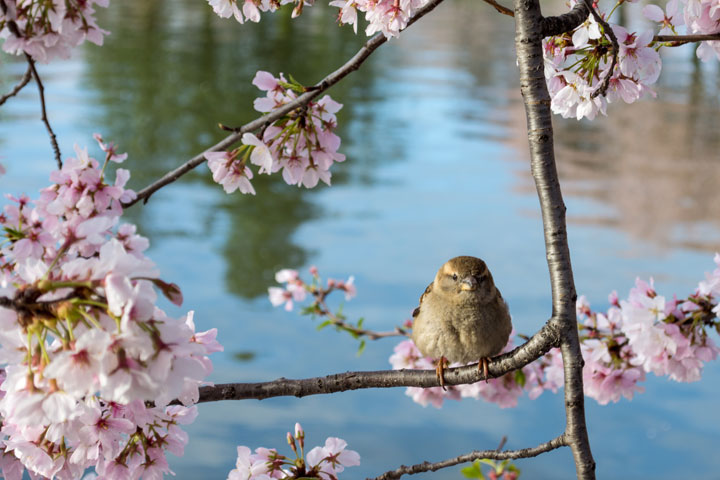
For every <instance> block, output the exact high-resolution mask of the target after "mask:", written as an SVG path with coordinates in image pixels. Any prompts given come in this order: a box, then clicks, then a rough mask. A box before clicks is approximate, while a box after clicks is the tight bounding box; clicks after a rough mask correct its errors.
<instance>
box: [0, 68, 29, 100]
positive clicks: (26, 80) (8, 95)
mask: <svg viewBox="0 0 720 480" xmlns="http://www.w3.org/2000/svg"><path fill="white" fill-rule="evenodd" d="M30 78H32V68H31V67H30V65H28V68H27V70H25V74H24V75H23V76H22V78H21V79H20V81H19V82H18V84H17V85H15V87H14V88H13V89H12V90H11V91H10V92H8V93H6V94H5V95H3V96H2V97H0V105H2V104H4V103H5V102H7V101H8V99H9V98H11V97H14V96H15V95H17V94H18V92H20V90H22V89H23V87H25V85H27V84H28V83H29V82H30Z"/></svg>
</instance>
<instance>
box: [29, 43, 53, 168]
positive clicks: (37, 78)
mask: <svg viewBox="0 0 720 480" xmlns="http://www.w3.org/2000/svg"><path fill="white" fill-rule="evenodd" d="M25 59H26V60H27V62H28V65H29V66H30V69H31V70H32V75H33V78H34V79H35V83H36V84H37V87H38V93H39V94H40V107H41V110H42V117H41V118H42V121H43V123H44V124H45V128H46V129H47V131H48V136H49V137H50V145H52V148H53V152H54V153H55V161H56V162H57V166H58V169H61V168H62V155H61V154H60V146H59V145H58V143H57V137H56V136H55V132H54V131H53V129H52V127H51V126H50V120H48V116H47V109H46V108H45V87H44V86H43V83H42V80H40V75H39V74H38V72H37V69H36V68H35V60H33V58H32V57H31V56H30V55H28V54H27V53H26V54H25Z"/></svg>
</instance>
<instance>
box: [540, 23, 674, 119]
mask: <svg viewBox="0 0 720 480" xmlns="http://www.w3.org/2000/svg"><path fill="white" fill-rule="evenodd" d="M610 26H611V28H612V29H613V32H614V33H615V36H616V37H617V41H618V44H619V51H618V52H617V53H618V56H617V57H618V58H617V64H616V65H614V66H613V64H612V54H613V48H612V43H611V41H610V39H609V38H608V37H607V35H606V34H605V32H604V31H603V27H602V25H600V24H598V23H597V22H596V21H595V19H594V18H593V17H592V16H589V17H588V19H587V20H586V21H585V22H584V23H583V24H581V25H580V26H578V27H577V28H576V29H575V30H574V31H573V32H571V33H565V34H563V35H558V36H554V37H549V38H547V39H545V40H543V47H544V49H543V50H544V56H545V78H546V81H547V84H548V90H549V92H550V96H551V98H552V103H551V108H552V111H553V113H556V114H560V115H561V116H562V117H563V118H577V119H578V120H580V119H581V118H584V117H587V118H588V119H590V120H592V119H593V118H595V116H596V115H597V114H598V113H602V114H603V115H605V114H606V107H607V104H608V103H612V102H617V101H620V100H622V101H624V102H626V103H633V102H635V101H636V100H638V99H639V98H640V97H641V96H643V95H644V94H645V93H650V94H653V95H654V92H653V91H652V90H651V89H650V87H649V86H650V85H652V84H653V83H655V82H656V81H657V79H658V77H659V75H660V69H661V60H660V55H659V54H658V52H657V50H655V49H654V48H652V47H650V46H649V44H650V42H651V41H652V38H653V32H652V31H651V30H644V31H641V32H629V31H628V30H627V29H626V28H624V27H621V26H619V25H612V24H610ZM611 68H612V71H611ZM608 76H610V78H609V84H608V88H607V92H606V93H605V94H604V95H600V94H599V93H600V91H599V89H600V88H601V87H602V85H603V82H604V81H605V79H606V78H607V77H608Z"/></svg>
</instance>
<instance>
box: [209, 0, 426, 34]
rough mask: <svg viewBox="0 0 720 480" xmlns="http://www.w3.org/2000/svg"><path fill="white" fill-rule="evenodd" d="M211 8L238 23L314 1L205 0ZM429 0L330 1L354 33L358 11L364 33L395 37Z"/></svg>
mask: <svg viewBox="0 0 720 480" xmlns="http://www.w3.org/2000/svg"><path fill="white" fill-rule="evenodd" d="M207 1H208V3H209V4H210V6H211V7H212V8H213V11H214V12H215V13H216V14H217V15H218V16H220V17H222V18H230V17H235V20H237V21H238V22H240V23H244V22H245V20H250V21H251V22H259V21H260V12H275V11H277V10H278V9H279V8H280V7H281V6H282V5H286V4H293V5H294V7H293V11H292V17H293V18H295V17H297V16H298V15H300V14H301V13H302V11H303V7H305V6H312V5H313V4H314V3H315V0H207ZM429 1H430V0H332V1H331V2H330V5H332V6H333V7H338V8H339V9H340V11H339V12H338V23H340V24H344V25H352V26H353V29H354V30H355V33H357V27H358V12H360V13H364V14H365V20H366V21H367V22H368V25H367V27H366V28H365V34H366V35H368V36H370V35H373V34H375V33H377V32H382V33H383V35H385V36H386V37H388V38H389V37H397V36H398V35H399V34H400V32H401V31H402V30H403V29H404V28H405V27H407V25H408V22H409V21H410V19H411V18H412V17H413V15H415V13H416V12H417V11H418V10H419V9H421V8H422V7H424V6H425V5H427V4H428V3H429Z"/></svg>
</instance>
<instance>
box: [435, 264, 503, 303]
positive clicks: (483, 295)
mask: <svg viewBox="0 0 720 480" xmlns="http://www.w3.org/2000/svg"><path fill="white" fill-rule="evenodd" d="M435 287H436V288H437V289H438V290H439V291H441V292H443V293H444V294H446V295H452V296H457V298H459V299H462V298H472V299H473V300H475V301H478V302H480V303H487V302H489V301H491V300H492V299H493V298H495V295H496V293H495V291H496V289H495V284H494V283H493V278H492V274H490V270H488V268H487V265H485V262H483V261H482V260H480V259H479V258H476V257H468V256H463V257H455V258H451V259H450V260H448V261H447V262H445V264H444V265H443V266H442V267H440V270H438V273H437V275H436V276H435Z"/></svg>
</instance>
